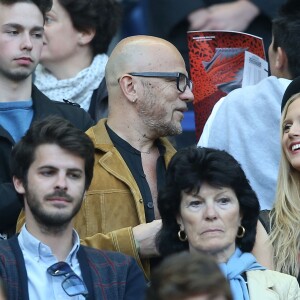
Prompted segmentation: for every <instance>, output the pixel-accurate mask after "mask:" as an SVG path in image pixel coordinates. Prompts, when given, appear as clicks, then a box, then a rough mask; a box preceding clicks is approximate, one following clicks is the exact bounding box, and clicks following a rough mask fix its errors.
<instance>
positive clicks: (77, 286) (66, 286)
mask: <svg viewBox="0 0 300 300" xmlns="http://www.w3.org/2000/svg"><path fill="white" fill-rule="evenodd" d="M47 272H48V273H49V274H50V275H51V276H65V279H64V280H63V281H62V283H61V286H62V288H63V290H64V291H65V292H66V294H67V295H69V296H78V295H82V296H84V297H85V298H86V297H87V296H88V290H87V287H86V285H85V283H84V282H83V280H82V279H81V278H80V277H79V276H78V275H77V274H76V273H75V272H74V271H73V270H72V269H71V267H70V266H69V265H68V264H67V263H66V262H64V261H59V262H58V263H55V264H54V265H52V266H50V267H49V268H48V269H47Z"/></svg>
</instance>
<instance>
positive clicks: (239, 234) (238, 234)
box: [236, 225, 246, 239]
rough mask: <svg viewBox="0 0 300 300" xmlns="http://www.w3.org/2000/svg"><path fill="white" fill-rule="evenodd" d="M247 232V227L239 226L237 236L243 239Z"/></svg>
mask: <svg viewBox="0 0 300 300" xmlns="http://www.w3.org/2000/svg"><path fill="white" fill-rule="evenodd" d="M245 232H246V229H245V227H243V226H242V225H240V227H239V229H238V232H237V235H236V236H237V237H238V238H239V239H241V238H242V237H244V235H245Z"/></svg>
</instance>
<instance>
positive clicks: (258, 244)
mask: <svg viewBox="0 0 300 300" xmlns="http://www.w3.org/2000/svg"><path fill="white" fill-rule="evenodd" d="M252 254H253V255H254V256H255V257H256V259H257V261H258V262H259V263H260V264H261V265H262V266H264V267H266V268H267V269H270V270H273V269H274V265H273V248H272V244H271V241H270V239H269V236H268V234H267V232H266V230H265V228H264V227H263V225H262V224H261V222H260V221H258V222H257V227H256V239H255V244H254V248H253V250H252Z"/></svg>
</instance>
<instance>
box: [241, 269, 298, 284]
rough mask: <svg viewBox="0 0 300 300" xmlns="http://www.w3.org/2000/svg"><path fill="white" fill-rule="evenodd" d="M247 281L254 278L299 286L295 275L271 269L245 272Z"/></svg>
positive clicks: (271, 282) (260, 280) (259, 280)
mask: <svg viewBox="0 0 300 300" xmlns="http://www.w3.org/2000/svg"><path fill="white" fill-rule="evenodd" d="M247 278H248V280H249V282H251V281H252V280H253V279H255V280H256V281H257V282H261V283H263V282H268V283H269V284H270V285H271V284H273V285H275V286H276V285H286V284H289V285H291V284H292V285H296V286H298V287H299V285H298V282H297V279H296V277H294V276H291V275H289V274H285V273H281V272H277V271H273V270H254V271H248V272H247Z"/></svg>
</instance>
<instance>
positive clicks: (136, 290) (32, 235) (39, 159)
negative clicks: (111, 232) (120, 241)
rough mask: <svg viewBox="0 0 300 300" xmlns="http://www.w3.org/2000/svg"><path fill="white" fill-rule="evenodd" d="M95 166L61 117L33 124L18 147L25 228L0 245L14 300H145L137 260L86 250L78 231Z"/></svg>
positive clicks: (14, 165)
mask: <svg viewBox="0 0 300 300" xmlns="http://www.w3.org/2000/svg"><path fill="white" fill-rule="evenodd" d="M93 164H94V146H93V143H92V141H91V140H90V138H89V137H88V136H87V135H86V134H85V133H84V132H82V131H80V130H79V129H77V128H75V127H74V126H73V125H72V124H71V123H69V122H67V121H65V120H63V119H61V118H58V117H49V118H46V119H45V120H43V121H39V122H36V123H35V124H33V126H32V127H31V128H30V129H29V130H28V132H27V133H26V135H25V136H24V137H23V138H22V139H21V141H20V142H19V143H18V144H17V145H16V146H15V147H14V149H13V151H12V161H11V169H12V175H13V182H14V185H15V188H16V190H17V191H18V193H20V194H21V195H22V196H23V198H24V210H25V224H24V225H23V227H22V229H21V231H20V233H19V235H16V236H14V237H12V238H10V239H8V240H3V241H0V277H1V278H2V279H3V280H4V282H5V284H6V286H7V287H8V299H24V300H26V299H30V300H35V299H36V300H42V299H69V298H72V299H84V298H86V297H88V298H89V299H110V300H117V299H126V300H136V299H143V294H144V289H145V280H144V276H143V273H142V271H141V270H140V269H139V267H138V266H137V263H136V262H135V260H134V259H133V258H132V257H129V256H125V255H124V254H121V253H117V252H104V251H100V250H96V249H92V248H89V247H85V246H80V243H79V236H78V234H77V232H76V231H75V230H74V229H73V226H72V219H73V217H74V216H75V215H76V214H77V212H78V211H79V209H80V206H81V203H82V201H83V196H84V193H85V191H86V190H87V188H88V187H89V185H90V182H91V180H92V176H93ZM74 296H76V298H74Z"/></svg>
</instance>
